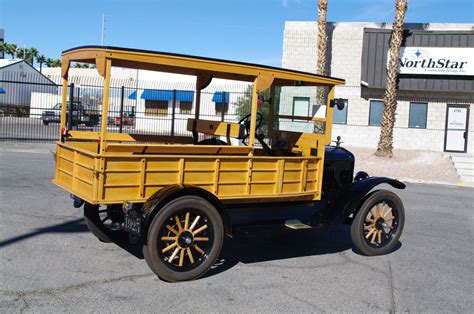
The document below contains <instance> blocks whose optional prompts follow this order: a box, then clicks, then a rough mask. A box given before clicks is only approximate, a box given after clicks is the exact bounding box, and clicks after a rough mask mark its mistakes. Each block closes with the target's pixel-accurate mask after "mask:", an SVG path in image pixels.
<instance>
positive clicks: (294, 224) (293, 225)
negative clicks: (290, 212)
mask: <svg viewBox="0 0 474 314" xmlns="http://www.w3.org/2000/svg"><path fill="white" fill-rule="evenodd" d="M285 227H287V228H290V229H295V230H297V229H311V228H313V227H311V226H309V225H307V224H304V223H302V222H301V220H299V219H291V220H287V221H285Z"/></svg>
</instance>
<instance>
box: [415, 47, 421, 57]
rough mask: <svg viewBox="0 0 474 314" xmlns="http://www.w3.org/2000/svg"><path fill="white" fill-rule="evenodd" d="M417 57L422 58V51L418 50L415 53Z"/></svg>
mask: <svg viewBox="0 0 474 314" xmlns="http://www.w3.org/2000/svg"><path fill="white" fill-rule="evenodd" d="M415 56H416V57H417V58H418V57H419V56H421V52H420V49H417V50H416V52H415Z"/></svg>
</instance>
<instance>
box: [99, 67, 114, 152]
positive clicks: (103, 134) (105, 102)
mask: <svg viewBox="0 0 474 314" xmlns="http://www.w3.org/2000/svg"><path fill="white" fill-rule="evenodd" d="M111 68H112V60H110V59H106V61H105V73H104V74H105V79H104V92H103V95H102V121H101V127H100V142H99V144H100V150H99V152H100V154H101V155H103V154H104V153H105V149H106V147H105V146H106V144H107V141H106V139H107V120H108V119H107V115H108V111H109V96H110V70H111Z"/></svg>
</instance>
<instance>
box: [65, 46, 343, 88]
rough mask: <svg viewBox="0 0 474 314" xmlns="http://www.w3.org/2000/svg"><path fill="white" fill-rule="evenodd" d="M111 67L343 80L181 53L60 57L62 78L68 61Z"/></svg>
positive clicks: (84, 50) (282, 81) (89, 49)
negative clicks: (108, 65) (109, 65)
mask: <svg viewBox="0 0 474 314" xmlns="http://www.w3.org/2000/svg"><path fill="white" fill-rule="evenodd" d="M107 59H109V60H111V63H112V66H116V67H123V68H134V69H143V70H151V71H159V72H168V73H176V74H185V75H194V76H198V77H203V76H207V77H209V76H212V77H213V78H220V79H227V80H238V81H246V82H253V81H255V79H256V78H257V77H268V78H269V79H271V80H272V81H273V84H275V85H281V86H289V85H294V84H295V82H298V84H300V85H303V86H305V85H309V86H311V85H341V84H344V83H345V81H344V80H342V79H338V78H333V77H329V76H322V75H317V74H313V73H307V72H300V71H294V70H289V69H282V68H276V67H270V66H263V65H257V64H251V63H243V62H235V61H227V60H220V59H212V58H203V57H196V56H189V55H182V54H171V53H165V52H157V51H148V50H136V49H127V48H118V47H103V46H84V47H77V48H73V49H70V50H66V51H64V52H63V54H62V71H61V72H62V73H61V74H62V76H63V77H64V78H66V77H67V73H68V70H69V66H70V63H71V62H83V63H92V64H95V65H96V67H97V70H98V72H99V74H100V75H101V76H105V68H106V60H107Z"/></svg>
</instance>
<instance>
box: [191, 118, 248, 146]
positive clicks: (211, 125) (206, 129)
mask: <svg viewBox="0 0 474 314" xmlns="http://www.w3.org/2000/svg"><path fill="white" fill-rule="evenodd" d="M187 130H188V131H190V132H193V138H194V142H195V143H197V137H198V133H203V134H209V135H214V136H225V137H226V139H227V144H228V145H230V144H231V142H230V139H231V138H236V139H243V138H244V137H245V126H244V125H243V124H239V123H231V122H221V121H212V120H201V119H191V118H190V119H188V125H187Z"/></svg>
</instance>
